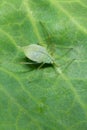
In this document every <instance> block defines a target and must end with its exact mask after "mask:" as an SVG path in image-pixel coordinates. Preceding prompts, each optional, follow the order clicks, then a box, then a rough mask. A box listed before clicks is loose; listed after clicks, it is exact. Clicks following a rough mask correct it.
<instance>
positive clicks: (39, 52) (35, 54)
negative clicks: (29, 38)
mask: <svg viewBox="0 0 87 130" xmlns="http://www.w3.org/2000/svg"><path fill="white" fill-rule="evenodd" d="M23 51H24V54H25V56H26V57H27V58H29V59H30V60H32V61H35V62H36V63H48V64H53V63H54V60H53V58H52V56H51V55H50V54H49V53H48V51H47V49H46V48H45V47H43V46H40V45H37V44H31V45H28V46H25V47H23Z"/></svg>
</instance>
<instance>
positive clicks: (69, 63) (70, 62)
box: [61, 59, 75, 71]
mask: <svg viewBox="0 0 87 130" xmlns="http://www.w3.org/2000/svg"><path fill="white" fill-rule="evenodd" d="M73 61H75V59H72V60H70V61H69V62H68V64H67V66H65V68H64V69H63V71H64V70H66V69H67V68H68V67H69V66H70V65H71V64H72V62H73ZM61 66H62V65H61Z"/></svg>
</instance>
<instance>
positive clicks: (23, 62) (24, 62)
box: [20, 62, 37, 65]
mask: <svg viewBox="0 0 87 130" xmlns="http://www.w3.org/2000/svg"><path fill="white" fill-rule="evenodd" d="M20 64H26V65H28V64H31V65H32V64H37V63H34V62H20Z"/></svg>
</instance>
